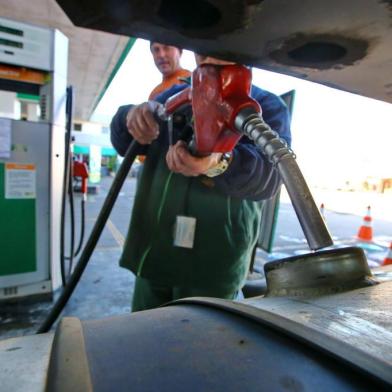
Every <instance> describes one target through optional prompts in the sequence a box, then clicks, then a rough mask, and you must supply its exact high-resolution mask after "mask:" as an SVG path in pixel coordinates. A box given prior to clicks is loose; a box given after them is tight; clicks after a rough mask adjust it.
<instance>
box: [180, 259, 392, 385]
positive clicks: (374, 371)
mask: <svg viewBox="0 0 392 392" xmlns="http://www.w3.org/2000/svg"><path fill="white" fill-rule="evenodd" d="M374 275H375V276H376V277H377V278H378V279H379V281H380V284H379V285H376V286H370V287H365V288H361V289H357V290H353V291H349V292H345V293H340V294H332V295H325V296H320V297H317V298H306V297H291V298H290V297H273V298H265V297H255V298H252V299H246V300H243V301H240V302H237V303H236V302H234V301H225V300H221V299H213V298H202V297H199V298H189V299H184V300H179V301H175V302H174V303H173V304H174V305H176V304H201V305H203V306H211V307H213V308H218V309H224V310H225V311H229V312H233V313H236V314H239V315H241V316H242V317H246V318H249V319H253V320H256V321H258V322H259V323H261V324H265V325H267V326H270V327H272V328H273V329H276V330H278V331H281V332H282V333H283V334H286V335H289V336H292V337H295V338H297V339H299V340H300V341H303V342H304V343H305V344H309V345H311V346H313V347H315V348H318V349H321V350H323V351H325V352H328V353H330V355H332V356H334V357H337V358H340V359H341V360H343V361H345V362H348V363H350V364H351V365H352V366H354V367H357V368H360V369H362V371H364V372H366V373H368V374H371V375H373V376H374V377H376V378H377V379H381V380H383V381H384V382H386V383H387V384H388V385H392V306H391V297H392V266H390V267H381V268H379V269H376V270H375V271H374Z"/></svg>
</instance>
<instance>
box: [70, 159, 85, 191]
mask: <svg viewBox="0 0 392 392" xmlns="http://www.w3.org/2000/svg"><path fill="white" fill-rule="evenodd" d="M73 176H74V177H81V178H82V187H81V191H82V193H83V194H84V195H87V179H88V169H87V165H86V164H85V163H84V162H79V161H73Z"/></svg>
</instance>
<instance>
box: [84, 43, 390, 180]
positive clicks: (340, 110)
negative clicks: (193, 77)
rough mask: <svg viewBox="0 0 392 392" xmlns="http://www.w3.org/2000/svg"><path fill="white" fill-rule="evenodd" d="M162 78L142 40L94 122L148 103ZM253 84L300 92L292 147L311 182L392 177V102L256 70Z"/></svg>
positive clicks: (186, 62) (190, 59)
mask: <svg viewBox="0 0 392 392" xmlns="http://www.w3.org/2000/svg"><path fill="white" fill-rule="evenodd" d="M181 65H182V66H183V68H187V69H189V70H193V69H194V68H195V66H196V63H195V61H194V56H193V53H192V52H189V51H186V50H185V51H183V55H182V58H181ZM161 79H162V77H161V74H160V73H159V71H158V70H157V69H156V67H155V65H154V63H153V60H152V56H151V53H150V49H149V42H148V41H145V40H142V39H138V40H137V41H136V42H135V44H134V46H133V47H132V49H131V51H130V52H129V54H128V56H127V58H126V60H125V61H124V63H123V65H122V66H121V68H120V69H119V71H118V73H117V75H116V76H115V78H114V79H113V81H112V83H111V84H110V86H109V88H108V89H107V91H106V93H105V95H104V96H103V98H102V100H101V102H100V103H99V104H98V106H97V108H96V110H95V112H94V114H93V117H92V121H98V122H102V123H106V124H108V123H109V122H110V119H111V117H112V116H113V114H114V113H115V112H116V110H117V108H118V107H119V106H121V105H125V104H129V103H133V104H138V103H142V102H144V101H145V100H146V99H147V97H148V95H149V93H150V91H151V90H152V89H153V88H154V87H155V86H156V85H157V84H159V83H160V82H161ZM253 83H254V84H255V85H257V86H259V87H261V88H263V89H266V90H269V91H271V92H273V93H275V94H282V93H284V92H287V91H290V90H293V89H294V90H295V102H294V110H293V117H292V126H291V130H292V138H293V144H292V148H293V150H294V151H295V153H296V155H297V160H298V163H299V165H300V167H301V169H302V172H303V174H304V175H305V178H307V181H308V183H309V184H315V185H319V186H322V185H327V186H335V187H336V186H339V185H341V184H344V183H345V182H347V181H350V182H351V183H353V184H355V183H358V182H360V181H363V180H364V179H365V178H366V177H391V178H392V105H391V104H388V103H385V102H382V101H377V100H374V99H369V98H365V97H362V96H359V95H355V94H351V93H347V92H343V91H339V90H335V89H332V88H329V87H326V86H322V85H320V84H316V83H311V82H308V81H304V80H301V79H298V78H294V77H290V76H286V75H282V74H277V73H273V72H269V71H264V70H259V69H256V68H254V69H253Z"/></svg>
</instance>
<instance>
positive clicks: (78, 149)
mask: <svg viewBox="0 0 392 392" xmlns="http://www.w3.org/2000/svg"><path fill="white" fill-rule="evenodd" d="M73 152H74V154H85V155H89V154H90V147H89V146H78V145H75V146H74V148H73ZM101 154H102V156H105V157H115V156H116V155H117V152H116V150H115V149H114V148H113V147H102V148H101Z"/></svg>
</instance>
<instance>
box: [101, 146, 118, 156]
mask: <svg viewBox="0 0 392 392" xmlns="http://www.w3.org/2000/svg"><path fill="white" fill-rule="evenodd" d="M101 153H102V156H106V157H107V156H109V157H114V156H116V155H117V152H116V150H115V149H114V148H113V147H102V151H101Z"/></svg>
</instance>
